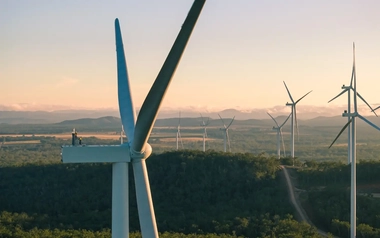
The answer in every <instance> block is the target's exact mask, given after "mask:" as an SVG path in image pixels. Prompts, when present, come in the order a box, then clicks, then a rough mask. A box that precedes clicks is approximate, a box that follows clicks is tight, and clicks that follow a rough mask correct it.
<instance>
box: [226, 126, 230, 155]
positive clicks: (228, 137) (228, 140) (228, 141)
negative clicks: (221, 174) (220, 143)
mask: <svg viewBox="0 0 380 238" xmlns="http://www.w3.org/2000/svg"><path fill="white" fill-rule="evenodd" d="M226 135H227V143H228V151H229V152H231V142H230V136H229V135H228V129H227V130H226Z"/></svg>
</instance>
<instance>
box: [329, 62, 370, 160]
mask: <svg viewBox="0 0 380 238" xmlns="http://www.w3.org/2000/svg"><path fill="white" fill-rule="evenodd" d="M354 72H355V64H354V65H353V66H352V74H351V82H350V86H345V85H344V84H343V86H342V89H343V90H342V92H340V93H339V94H338V95H336V96H335V97H333V98H332V99H331V100H330V101H328V103H330V102H332V101H333V100H335V99H336V98H338V97H339V96H340V95H342V94H344V93H345V92H347V96H348V102H347V114H350V113H351V90H352V91H354V88H353V86H352V82H353V75H354ZM356 95H357V96H358V97H359V98H360V99H361V100H362V101H363V102H364V103H365V104H367V106H368V107H369V108H370V109H371V111H372V112H374V114H375V115H376V116H377V114H376V112H375V110H376V109H372V107H371V106H370V105H369V104H368V103H367V101H366V100H365V99H364V98H363V97H362V96H361V95H360V94H359V93H358V92H356ZM347 120H348V121H350V120H351V117H350V116H347ZM347 132H348V146H347V147H348V148H347V151H348V153H347V164H350V163H351V161H352V154H351V146H352V145H351V140H352V138H351V128H350V127H348V128H347Z"/></svg>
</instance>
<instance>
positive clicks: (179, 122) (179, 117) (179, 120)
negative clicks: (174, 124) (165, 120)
mask: <svg viewBox="0 0 380 238" xmlns="http://www.w3.org/2000/svg"><path fill="white" fill-rule="evenodd" d="M180 125H181V112H179V116H178V127H180Z"/></svg>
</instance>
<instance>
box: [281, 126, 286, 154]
mask: <svg viewBox="0 0 380 238" xmlns="http://www.w3.org/2000/svg"><path fill="white" fill-rule="evenodd" d="M279 130H280V136H281V141H282V149H283V151H284V157H285V156H286V153H285V143H284V137H283V136H282V129H281V128H280V129H279Z"/></svg>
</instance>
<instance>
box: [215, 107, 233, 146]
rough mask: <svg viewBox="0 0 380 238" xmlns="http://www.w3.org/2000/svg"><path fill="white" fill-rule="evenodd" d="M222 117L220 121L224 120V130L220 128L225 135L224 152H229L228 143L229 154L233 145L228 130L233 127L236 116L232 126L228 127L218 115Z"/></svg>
mask: <svg viewBox="0 0 380 238" xmlns="http://www.w3.org/2000/svg"><path fill="white" fill-rule="evenodd" d="M218 116H219V117H220V120H222V123H223V128H220V129H221V130H222V131H223V132H224V133H223V139H224V152H227V142H228V152H231V143H230V137H229V136H228V128H229V127H230V126H231V124H232V122H233V121H234V119H235V116H234V117H233V118H232V120H231V122H230V124H228V126H226V124H225V123H224V121H223V118H222V117H221V116H220V115H219V114H218Z"/></svg>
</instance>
